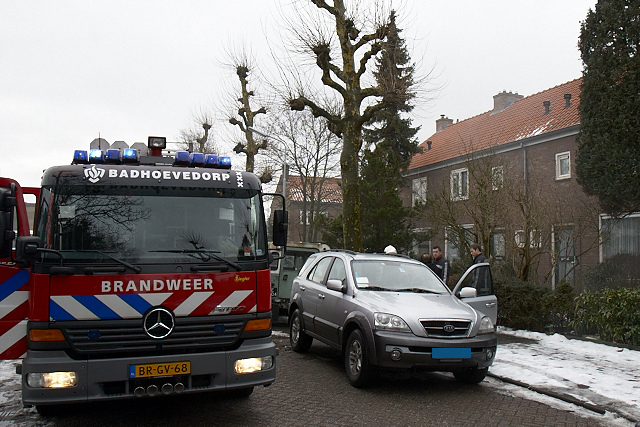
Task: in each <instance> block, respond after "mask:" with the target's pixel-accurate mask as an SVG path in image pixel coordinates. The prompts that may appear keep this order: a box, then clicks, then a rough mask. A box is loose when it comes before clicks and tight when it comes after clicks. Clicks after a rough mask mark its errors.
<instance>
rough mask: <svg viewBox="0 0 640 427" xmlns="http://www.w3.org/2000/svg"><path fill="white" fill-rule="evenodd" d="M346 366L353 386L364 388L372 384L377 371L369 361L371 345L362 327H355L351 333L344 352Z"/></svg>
mask: <svg viewBox="0 0 640 427" xmlns="http://www.w3.org/2000/svg"><path fill="white" fill-rule="evenodd" d="M344 368H345V370H346V371H347V378H349V383H350V384H351V385H352V386H354V387H356V388H364V387H367V386H369V385H370V384H371V380H372V379H373V377H374V375H375V372H374V367H373V366H372V365H371V364H370V363H369V346H368V345H367V341H366V340H365V339H364V337H363V335H362V332H361V331H360V329H354V330H353V331H351V334H349V338H348V339H347V347H346V349H345V352H344Z"/></svg>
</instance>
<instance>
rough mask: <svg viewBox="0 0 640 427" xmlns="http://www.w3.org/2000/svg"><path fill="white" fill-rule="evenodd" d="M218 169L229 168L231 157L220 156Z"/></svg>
mask: <svg viewBox="0 0 640 427" xmlns="http://www.w3.org/2000/svg"><path fill="white" fill-rule="evenodd" d="M219 159H220V169H231V157H220V158H219Z"/></svg>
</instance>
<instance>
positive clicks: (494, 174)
mask: <svg viewBox="0 0 640 427" xmlns="http://www.w3.org/2000/svg"><path fill="white" fill-rule="evenodd" d="M503 183H504V168H503V167H502V166H495V167H492V168H491V188H492V189H493V190H499V189H501V188H502V185H503Z"/></svg>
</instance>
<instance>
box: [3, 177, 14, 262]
mask: <svg viewBox="0 0 640 427" xmlns="http://www.w3.org/2000/svg"><path fill="white" fill-rule="evenodd" d="M15 206H16V197H15V195H14V193H13V192H12V191H11V190H10V189H8V188H6V187H0V258H9V257H11V248H12V246H13V240H14V239H15V238H16V233H15V231H14V230H13V210H14V208H15Z"/></svg>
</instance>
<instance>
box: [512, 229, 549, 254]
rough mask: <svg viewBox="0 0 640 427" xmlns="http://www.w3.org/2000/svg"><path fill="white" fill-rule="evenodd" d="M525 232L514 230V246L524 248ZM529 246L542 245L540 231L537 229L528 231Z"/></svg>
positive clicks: (536, 246)
mask: <svg viewBox="0 0 640 427" xmlns="http://www.w3.org/2000/svg"><path fill="white" fill-rule="evenodd" d="M524 236H525V233H524V230H516V232H515V235H514V241H515V243H516V246H517V247H519V248H521V249H522V248H524V244H525V238H524ZM529 247H530V248H540V247H542V231H541V230H539V229H535V230H531V231H529Z"/></svg>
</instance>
